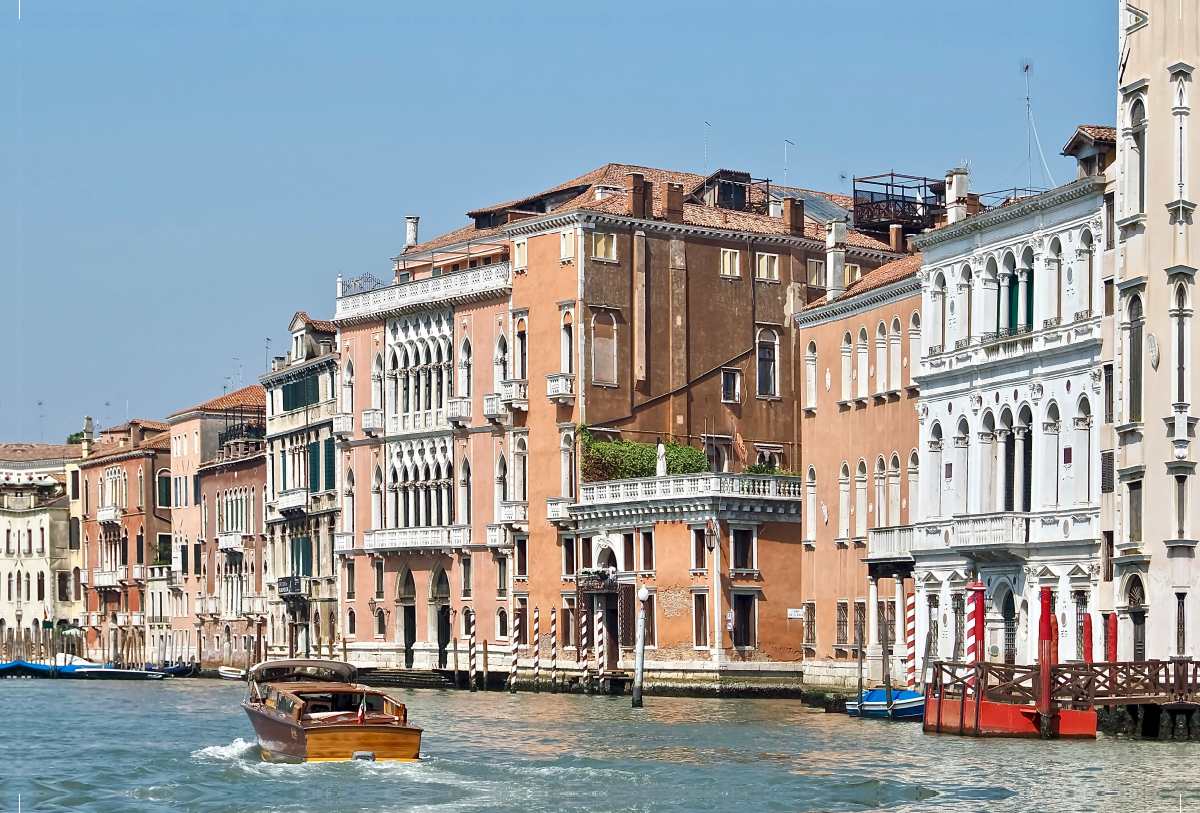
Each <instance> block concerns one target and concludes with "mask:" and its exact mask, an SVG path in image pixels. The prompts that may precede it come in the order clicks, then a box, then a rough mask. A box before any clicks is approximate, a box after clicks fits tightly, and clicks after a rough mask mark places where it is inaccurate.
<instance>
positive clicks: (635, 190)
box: [625, 172, 646, 217]
mask: <svg viewBox="0 0 1200 813" xmlns="http://www.w3.org/2000/svg"><path fill="white" fill-rule="evenodd" d="M625 192H626V193H627V197H626V200H625V214H627V215H630V216H631V217H644V216H645V214H646V207H645V192H646V189H645V176H643V175H642V173H640V172H630V173H629V174H628V175H626V176H625Z"/></svg>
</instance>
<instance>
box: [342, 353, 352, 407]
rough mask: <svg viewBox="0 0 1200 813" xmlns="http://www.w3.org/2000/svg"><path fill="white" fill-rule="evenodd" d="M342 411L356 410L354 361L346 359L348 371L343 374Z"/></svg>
mask: <svg viewBox="0 0 1200 813" xmlns="http://www.w3.org/2000/svg"><path fill="white" fill-rule="evenodd" d="M342 412H344V413H347V414H349V413H352V412H354V362H353V361H352V360H350V359H346V371H345V373H343V375H342Z"/></svg>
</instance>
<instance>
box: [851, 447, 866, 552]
mask: <svg viewBox="0 0 1200 813" xmlns="http://www.w3.org/2000/svg"><path fill="white" fill-rule="evenodd" d="M866 535H867V461H865V460H861V459H860V460H859V461H858V470H857V471H856V472H855V477H854V536H855V537H857V538H860V539H861V538H863V537H865V536H866Z"/></svg>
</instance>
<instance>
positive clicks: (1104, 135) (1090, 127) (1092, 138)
mask: <svg viewBox="0 0 1200 813" xmlns="http://www.w3.org/2000/svg"><path fill="white" fill-rule="evenodd" d="M1080 141H1082V142H1083V143H1084V146H1090V145H1091V144H1094V143H1095V142H1097V141H1099V142H1101V143H1106V144H1113V145H1115V144H1116V143H1117V128H1116V127H1106V126H1104V125H1102V124H1081V125H1079V126H1078V127H1076V128H1075V132H1073V133H1071V137H1070V138H1069V139H1067V144H1066V146H1064V147H1063V148H1062V152H1063V155H1069V154H1070V152H1071V151H1072V150H1073V149H1074V148H1075V145H1076V143H1077V142H1080Z"/></svg>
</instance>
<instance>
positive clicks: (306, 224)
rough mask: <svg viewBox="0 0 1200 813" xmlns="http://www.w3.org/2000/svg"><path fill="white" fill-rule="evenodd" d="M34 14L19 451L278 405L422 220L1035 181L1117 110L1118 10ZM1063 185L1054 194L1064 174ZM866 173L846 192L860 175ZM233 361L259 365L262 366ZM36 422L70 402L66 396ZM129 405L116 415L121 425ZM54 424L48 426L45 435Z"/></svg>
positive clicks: (4, 194)
mask: <svg viewBox="0 0 1200 813" xmlns="http://www.w3.org/2000/svg"><path fill="white" fill-rule="evenodd" d="M21 16H22V19H21V20H20V21H18V20H17V2H16V0H3V8H2V10H0V331H2V332H3V336H4V341H3V348H2V350H0V442H17V441H25V442H36V441H39V440H42V439H44V440H45V441H46V442H61V441H62V440H63V438H64V437H65V436H66V435H67V434H68V433H69V432H71V431H75V430H76V429H78V428H79V427H80V426H81V425H82V422H83V416H84V415H85V414H90V415H92V416H93V417H94V418H96V419H97V421H98V422H99V423H101V424H104V425H112V424H116V423H120V422H122V421H123V420H124V419H125V417H126V409H127V407H126V403H128V414H129V415H130V416H131V417H145V418H154V419H163V418H165V417H166V416H167V415H168V414H169V413H171V412H174V411H177V410H179V409H183V408H186V407H188V406H191V405H193V404H196V403H199V402H201V401H204V400H207V399H209V398H212V397H216V396H219V395H220V394H221V393H222V387H223V386H229V384H230V383H234V384H236V380H237V376H238V371H239V363H240V369H241V376H242V381H243V382H244V383H251V382H252V381H254V380H255V378H256V377H257V375H259V374H260V373H261V372H262V371H263V366H264V350H265V340H266V339H267V338H270V339H271V340H272V342H271V347H272V351H273V352H272V355H274V353H275V351H282V349H283V348H285V347H286V340H287V322H288V319H289V318H290V317H291V315H292V314H293V313H294V312H295V311H297V310H306V311H308V312H309V313H310V314H311V315H313V316H317V317H324V318H328V317H329V316H331V315H332V312H333V299H334V290H335V289H334V281H335V278H336V276H337V274H338V273H339V272H341V273H343V274H345V275H347V276H358V275H359V274H361V273H363V272H364V271H371V272H373V273H374V274H375V275H376V276H381V277H382V276H386V275H387V273H388V272H389V269H390V263H389V262H388V258H389V257H391V256H394V255H395V254H397V253H398V252H399V251H400V249H401V248H402V245H403V239H404V216H405V215H407V214H418V215H420V216H421V235H422V238H423V239H428V238H431V237H433V236H435V235H437V234H439V233H442V232H444V231H447V230H449V229H451V228H456V227H458V226H460V225H463V224H464V223H465V222H466V219H465V217H464V213H465V212H466V211H467V210H469V209H471V208H474V207H476V206H480V205H486V204H489V203H497V202H500V201H504V200H509V199H511V198H515V197H519V196H522V195H524V194H527V193H531V192H535V191H538V190H540V189H543V188H546V187H548V186H551V185H554V184H557V183H560V182H562V181H564V180H567V179H569V178H571V177H574V176H576V175H579V174H582V173H584V172H586V171H588V170H590V169H593V168H594V167H597V166H600V165H602V164H604V163H607V162H609V161H619V162H625V163H631V164H642V165H648V166H657V167H663V168H668V169H675V170H684V171H690V172H700V171H701V170H702V168H703V162H704V122H705V121H706V120H707V121H708V122H710V123H711V125H712V126H711V127H710V128H709V131H708V166H709V168H710V169H715V168H717V167H728V168H733V169H741V170H746V171H749V172H751V173H753V174H754V175H755V176H756V177H764V176H765V177H770V178H772V179H774V180H775V181H777V182H782V180H783V141H784V139H789V140H790V141H792V142H794V144H795V146H794V147H789V148H788V174H787V180H788V183H789V184H790V185H793V186H804V187H808V188H814V189H823V190H827V191H840V190H843V189H844V190H846V191H849V189H850V179H851V178H852V177H853V176H855V175H872V174H876V173H880V172H887V171H889V170H892V169H894V170H896V171H897V172H904V173H908V174H914V175H930V176H937V175H939V174H941V173H943V172H944V171H945V170H946V169H948V168H950V167H951V166H954V165H958V164H961V162H962V161H963V160H964V159H969V160H970V166H971V171H972V189H973V190H974V191H979V192H985V191H990V190H993V189H1000V188H1003V187H1012V186H1024V185H1025V184H1026V182H1027V166H1026V163H1025V155H1026V137H1025V132H1026V128H1025V84H1024V79H1023V76H1022V74H1021V63H1022V60H1029V61H1030V62H1032V65H1033V72H1032V90H1033V110H1034V116H1035V119H1036V123H1037V129H1038V132H1039V134H1040V136H1041V140H1042V146H1043V149H1044V151H1045V153H1046V159H1047V162H1048V163H1049V168H1050V172H1051V174H1052V175H1053V177H1054V179H1055V180H1056V181H1057V182H1058V183H1060V184H1061V183H1064V182H1065V181H1068V180H1070V178H1071V174H1072V172H1073V171H1074V170H1073V167H1072V166H1071V163H1070V162H1068V161H1067V160H1066V159H1064V158H1062V157H1061V156H1060V155H1059V150H1061V148H1062V145H1063V144H1064V143H1065V142H1066V140H1067V138H1068V137H1069V135H1070V134H1071V132H1072V131H1073V129H1074V127H1075V125H1076V124H1080V123H1094V124H1108V123H1111V122H1112V120H1113V117H1114V109H1115V99H1116V90H1115V82H1114V78H1115V69H1116V20H1117V3H1116V2H1112V0H1110V2H1107V3H1104V4H1101V3H1099V2H1097V0H1073V1H1072V2H1067V0H1054V2H1047V1H1046V0H1038V2H1033V0H1028V1H1027V0H1003V1H1002V2H995V0H989V1H988V2H975V1H973V0H958V1H957V2H949V1H947V2H933V1H932V0H927V1H922V0H910V1H909V2H897V0H857V2H854V3H849V2H840V3H828V2H809V0H791V2H743V3H737V4H735V3H727V2H700V1H698V0H693V2H678V3H676V2H664V3H648V2H626V0H615V1H613V2H606V3H603V4H565V3H504V4H499V3H489V4H471V3H462V2H442V3H371V2H362V3H353V4H339V3H311V2H304V1H303V0H288V2H257V3H254V4H247V3H233V2H223V1H222V0H204V2H191V3H184V2H175V3H161V2H121V1H120V0H107V2H104V3H96V2H94V1H87V0H81V1H74V0H26V1H25V2H23V4H22V10H21ZM1034 154H1035V162H1037V163H1038V165H1039V167H1035V169H1034V172H1033V180H1034V184H1035V185H1038V186H1044V185H1048V181H1047V180H1046V179H1045V176H1044V172H1043V171H1042V170H1041V169H1040V161H1039V160H1038V159H1037V157H1036V150H1035V153H1034ZM843 174H844V175H845V176H846V179H845V180H843V179H842V178H841V176H842V175H843ZM234 359H239V360H240V362H239V361H235V360H234ZM38 401H41V402H42V404H43V405H42V406H41V407H39V406H38ZM106 404H107V405H106ZM39 414H41V415H43V416H44V417H42V418H39Z"/></svg>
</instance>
